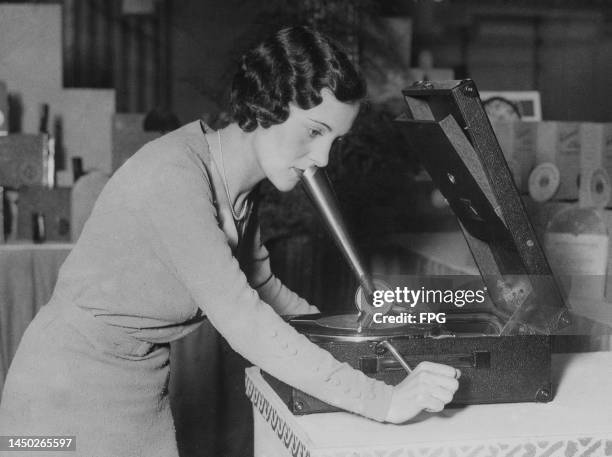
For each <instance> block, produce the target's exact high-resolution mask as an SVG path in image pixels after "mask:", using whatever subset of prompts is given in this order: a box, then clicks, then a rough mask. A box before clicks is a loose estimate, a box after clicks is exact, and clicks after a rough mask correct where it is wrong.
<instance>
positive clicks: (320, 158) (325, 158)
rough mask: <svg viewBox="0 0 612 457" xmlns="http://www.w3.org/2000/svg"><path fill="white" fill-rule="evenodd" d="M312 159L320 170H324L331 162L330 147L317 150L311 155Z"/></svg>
mask: <svg viewBox="0 0 612 457" xmlns="http://www.w3.org/2000/svg"><path fill="white" fill-rule="evenodd" d="M310 159H311V160H312V161H313V162H314V164H315V165H316V166H317V167H319V168H323V167H326V166H327V163H328V162H329V147H325V146H324V147H321V148H318V149H317V150H315V151H313V152H312V153H311V154H310Z"/></svg>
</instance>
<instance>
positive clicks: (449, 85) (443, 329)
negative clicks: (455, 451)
mask: <svg viewBox="0 0 612 457" xmlns="http://www.w3.org/2000/svg"><path fill="white" fill-rule="evenodd" d="M403 95H404V98H405V101H406V105H407V111H406V113H404V114H403V115H402V116H400V118H399V119H398V122H399V123H400V125H401V126H402V128H404V129H406V130H407V131H408V133H409V138H410V143H411V144H410V145H407V146H408V147H411V148H412V149H414V151H415V152H416V153H417V154H418V156H419V157H420V159H421V161H422V163H423V165H424V166H425V168H426V169H427V171H428V172H429V174H430V176H431V177H432V180H433V181H434V183H435V184H436V186H437V187H438V188H439V189H440V191H441V192H442V194H443V195H444V196H445V198H446V199H447V201H448V202H449V205H450V207H451V208H452V209H453V211H454V213H455V214H456V216H457V218H458V220H459V223H460V227H461V230H462V231H463V234H464V236H465V238H466V241H467V243H468V245H469V248H470V251H471V253H472V255H473V257H474V260H475V262H476V264H477V266H478V269H479V271H480V274H481V279H482V283H483V284H484V285H485V286H486V291H487V294H488V299H487V300H486V301H485V304H484V305H483V307H481V308H478V312H460V311H461V310H456V311H458V312H451V311H452V308H453V307H452V306H451V307H450V309H449V312H448V313H446V321H445V322H444V323H431V324H430V323H420V322H419V323H409V324H401V323H400V324H390V323H384V324H382V323H377V322H374V315H375V314H376V313H379V314H382V315H393V314H394V313H395V314H398V313H401V312H402V311H405V310H406V309H405V308H402V307H401V306H398V305H397V304H394V303H389V304H387V305H386V306H384V307H382V308H377V307H374V306H373V305H372V296H373V294H374V292H375V291H376V290H381V289H382V290H385V289H387V288H388V286H386V285H385V284H384V283H381V282H378V281H376V280H373V279H372V278H371V277H370V275H369V274H368V272H367V271H366V269H365V268H364V266H363V262H362V261H361V259H360V256H359V253H358V251H357V249H356V247H355V246H354V244H353V243H352V240H351V238H350V236H349V232H348V230H347V228H346V226H345V225H344V222H343V219H342V217H341V215H340V211H339V209H338V206H337V202H336V200H335V196H334V194H333V191H332V190H331V186H330V184H329V182H328V180H327V178H326V176H325V174H324V171H323V170H320V169H316V168H313V169H309V170H306V172H305V173H304V176H303V184H304V187H305V189H306V191H307V193H308V194H309V196H310V197H311V199H312V201H313V203H314V204H315V206H316V207H317V209H318V210H319V212H320V213H321V215H322V216H323V220H324V221H325V222H326V225H327V228H328V229H329V231H330V233H331V234H332V236H333V238H334V239H335V241H336V242H337V245H338V247H339V248H340V250H341V252H342V253H343V254H344V256H345V258H346V260H347V261H348V263H349V265H350V266H351V268H352V270H353V272H354V274H355V276H356V277H357V278H358V280H359V283H360V289H359V290H358V291H357V293H356V298H355V304H356V307H357V310H358V312H357V314H354V315H352V314H344V315H335V316H334V315H331V316H325V315H312V316H311V315H309V316H298V317H295V318H293V319H291V320H290V323H291V325H292V326H294V327H295V328H296V329H297V330H298V331H299V332H301V333H303V334H304V335H306V336H307V337H308V338H309V339H310V340H311V341H313V342H314V343H316V344H317V345H319V346H320V347H322V348H324V349H326V350H327V351H329V352H330V353H331V354H332V355H333V356H334V357H335V358H336V359H338V360H340V361H341V362H346V363H348V364H350V365H351V366H352V367H354V368H356V369H359V370H361V371H363V372H364V373H365V374H367V375H368V376H371V377H373V378H376V379H379V380H383V381H385V382H386V383H388V384H393V385H395V384H398V383H399V382H401V381H402V380H403V379H404V378H405V376H406V372H407V371H410V370H411V368H414V367H415V366H416V365H417V364H418V363H420V362H421V361H426V360H427V361H432V362H437V363H443V364H447V365H451V366H454V367H455V368H459V369H460V370H461V373H462V376H461V379H460V385H459V390H458V391H457V393H456V394H455V397H454V399H453V404H478V403H505V402H549V401H551V400H552V399H553V397H554V391H553V386H552V384H551V369H550V360H551V335H552V334H554V333H555V332H557V331H558V330H560V329H561V328H563V327H565V326H567V325H569V323H570V321H569V312H568V310H567V307H566V305H565V303H564V299H563V297H562V295H561V293H560V290H559V288H558V286H557V284H556V282H555V279H554V278H553V276H552V273H551V270H550V267H549V265H548V262H547V260H546V258H545V256H544V253H543V250H542V248H541V247H540V245H539V243H538V240H537V238H536V235H535V233H534V230H533V228H532V226H531V224H530V222H529V220H528V218H527V216H526V212H525V209H524V207H523V204H522V201H521V200H520V197H519V195H518V192H517V190H516V187H515V186H514V183H513V180H512V175H511V172H510V170H509V168H508V165H507V163H506V161H505V160H504V156H503V154H502V151H501V149H500V147H499V144H498V142H497V139H496V137H495V135H494V133H493V129H492V127H491V124H490V123H489V120H488V118H487V115H486V113H485V111H484V109H483V106H482V103H481V101H480V98H479V96H478V90H477V89H476V85H475V84H474V82H473V81H471V80H463V81H443V82H433V81H425V82H418V83H415V85H413V86H412V87H411V88H409V89H407V90H405V91H404V92H403ZM379 321H380V320H379ZM264 377H265V379H266V380H267V381H268V383H269V384H270V385H271V386H272V388H273V389H274V390H275V391H276V392H277V394H278V395H279V396H280V397H281V398H282V399H283V401H285V403H286V404H287V405H288V407H289V409H290V410H291V411H292V412H293V413H294V414H309V413H315V412H326V411H335V410H337V409H336V408H334V407H332V406H330V405H328V404H326V403H323V402H321V401H320V400H317V399H315V398H313V397H311V396H309V395H307V394H305V393H304V392H301V391H299V390H297V389H294V388H292V387H290V386H288V385H286V384H284V383H282V382H281V381H279V380H277V379H275V378H273V377H272V376H270V375H268V374H266V373H264Z"/></svg>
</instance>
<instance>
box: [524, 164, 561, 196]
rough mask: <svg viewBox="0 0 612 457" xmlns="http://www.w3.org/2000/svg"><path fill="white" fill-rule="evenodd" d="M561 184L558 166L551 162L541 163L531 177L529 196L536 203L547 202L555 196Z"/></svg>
mask: <svg viewBox="0 0 612 457" xmlns="http://www.w3.org/2000/svg"><path fill="white" fill-rule="evenodd" d="M560 183H561V174H560V173H559V169H558V168H557V166H556V165H555V164H554V163H551V162H545V163H541V164H540V165H538V166H537V167H535V168H534V169H533V170H532V171H531V174H530V175H529V195H531V198H533V199H534V200H535V201H536V202H541V203H542V202H546V201H548V200H550V199H551V198H552V197H553V196H554V195H555V193H556V192H557V189H558V188H559V184H560Z"/></svg>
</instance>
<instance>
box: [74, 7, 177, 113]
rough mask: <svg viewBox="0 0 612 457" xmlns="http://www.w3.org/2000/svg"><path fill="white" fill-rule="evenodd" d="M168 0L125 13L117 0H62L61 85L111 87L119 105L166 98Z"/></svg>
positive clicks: (142, 105)
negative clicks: (150, 8) (149, 10)
mask: <svg viewBox="0 0 612 457" xmlns="http://www.w3.org/2000/svg"><path fill="white" fill-rule="evenodd" d="M166 3H167V1H166V0H159V1H157V2H156V9H155V12H154V13H153V14H142V15H141V14H139V15H124V14H122V8H121V1H120V0H110V1H104V0H87V1H85V0H83V1H76V0H63V7H64V21H63V23H64V45H65V54H64V67H65V69H66V71H65V77H64V85H65V86H66V87H95V88H111V87H112V88H115V89H116V91H117V110H118V111H120V112H146V111H149V110H150V109H152V108H154V107H156V106H159V105H167V103H168V98H169V97H168V89H167V87H168V84H160V81H165V82H167V81H168V77H169V74H168V68H169V66H168V65H167V63H166V62H164V60H167V59H168V55H167V52H166V48H167V46H168V44H167V43H168V36H169V35H168V34H169V31H168V27H167V21H168V20H169V17H168V15H167V11H166V10H167V6H166Z"/></svg>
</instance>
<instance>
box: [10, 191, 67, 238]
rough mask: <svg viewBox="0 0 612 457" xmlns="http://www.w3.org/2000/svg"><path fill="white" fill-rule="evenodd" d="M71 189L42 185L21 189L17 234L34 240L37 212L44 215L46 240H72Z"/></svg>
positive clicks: (19, 236)
mask: <svg viewBox="0 0 612 457" xmlns="http://www.w3.org/2000/svg"><path fill="white" fill-rule="evenodd" d="M70 194H71V189H70V188H67V187H57V188H55V189H48V188H46V187H41V186H32V187H24V188H22V189H21V190H20V191H19V216H18V220H17V235H18V238H19V239H21V240H30V241H31V240H32V234H33V230H32V227H33V222H32V216H33V215H34V214H35V213H39V214H42V215H44V220H45V232H46V241H60V242H70V241H71V238H70V204H71V203H70Z"/></svg>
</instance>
